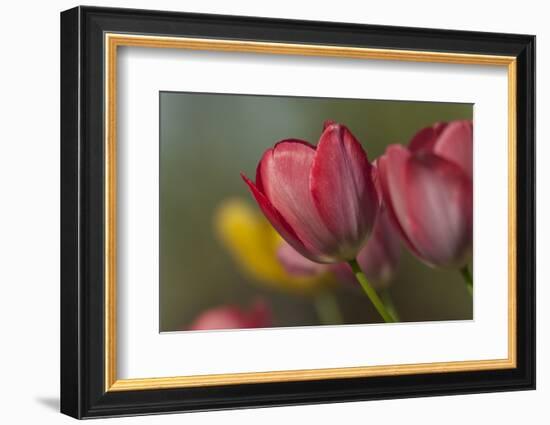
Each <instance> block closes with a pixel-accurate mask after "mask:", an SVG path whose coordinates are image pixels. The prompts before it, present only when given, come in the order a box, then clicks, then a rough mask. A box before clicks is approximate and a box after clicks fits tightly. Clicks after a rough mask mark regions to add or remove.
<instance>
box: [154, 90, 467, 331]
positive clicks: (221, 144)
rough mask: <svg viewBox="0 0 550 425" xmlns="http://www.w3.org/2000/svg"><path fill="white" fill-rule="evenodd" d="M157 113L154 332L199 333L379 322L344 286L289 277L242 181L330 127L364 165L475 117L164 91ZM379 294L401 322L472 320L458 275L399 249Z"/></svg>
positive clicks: (448, 107)
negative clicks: (272, 156)
mask: <svg viewBox="0 0 550 425" xmlns="http://www.w3.org/2000/svg"><path fill="white" fill-rule="evenodd" d="M160 106H161V108H160V306H159V308H160V331H163V332H165V331H176V330H186V329H198V327H197V320H199V319H201V318H203V319H202V320H203V321H204V317H205V314H209V315H210V316H208V317H212V314H213V313H212V312H214V313H215V312H219V311H223V312H224V314H226V312H228V311H229V312H237V313H238V315H240V316H239V317H237V318H238V319H242V317H244V318H246V319H247V320H244V319H242V320H241V322H242V323H262V325H258V326H269V325H271V326H277V327H281V326H311V325H319V324H339V323H346V324H356V323H371V322H379V321H380V317H379V316H378V314H377V313H376V311H375V310H374V309H373V307H372V305H371V303H370V302H369V300H368V299H367V298H366V297H365V295H364V294H363V293H362V292H361V290H360V288H356V287H354V286H353V285H350V284H349V282H348V283H345V282H344V283H339V282H338V279H337V277H335V276H334V275H333V274H331V273H324V272H319V273H317V274H315V275H312V276H298V277H296V276H289V275H288V273H286V271H285V270H284V268H282V267H281V265H280V264H279V263H278V261H277V247H278V246H279V244H280V242H281V241H280V238H279V237H278V235H277V234H276V233H274V232H273V230H272V229H271V228H270V226H269V224H267V222H266V221H265V220H264V219H263V216H262V215H261V213H260V211H259V208H258V207H257V206H256V204H255V202H254V201H253V199H252V198H251V196H250V194H249V192H248V189H247V188H246V186H245V184H244V183H243V181H242V180H241V178H240V176H239V173H240V172H241V171H242V172H245V173H246V174H247V175H249V176H254V175H255V168H256V165H257V163H258V160H259V159H260V157H261V155H262V154H263V152H264V151H265V150H266V149H267V148H268V147H271V146H272V145H273V144H274V143H276V142H277V141H279V140H281V139H285V138H299V139H304V140H307V141H309V142H311V143H313V144H316V143H317V141H318V138H319V136H320V134H321V131H322V125H323V121H325V120H327V119H330V120H334V121H337V122H340V123H342V124H345V125H346V126H348V127H349V129H350V130H351V131H352V132H353V134H354V135H355V136H356V137H357V138H358V139H359V141H360V142H361V143H362V144H363V147H364V148H365V150H366V151H367V153H368V156H369V159H370V160H371V161H373V160H374V159H376V158H377V157H378V156H379V155H381V154H382V153H383V152H384V150H385V147H386V146H387V145H388V144H391V143H402V144H406V143H408V142H409V140H410V139H411V137H412V136H413V135H414V134H415V132H416V131H418V130H419V129H421V128H423V127H426V126H429V125H431V124H433V123H434V122H437V121H450V120H457V119H472V116H473V107H472V105H471V104H456V103H430V102H409V101H374V100H351V99H325V98H299V97H278V96H250V95H222V94H197V93H176V92H161V94H160ZM387 287H388V289H386V290H385V292H384V294H383V296H384V297H385V298H387V299H389V298H391V300H392V301H393V304H394V307H395V309H396V310H397V312H398V313H399V316H400V318H401V321H426V320H466V319H471V318H472V298H471V297H470V295H469V294H468V292H467V291H466V289H465V286H464V282H463V280H462V278H461V276H460V274H459V273H458V272H457V271H456V270H455V271H446V270H441V269H432V268H429V267H427V266H426V265H424V264H422V263H421V262H420V261H419V260H417V259H416V258H414V257H413V256H412V255H411V254H410V253H409V252H408V251H407V250H405V249H404V250H403V251H402V256H401V262H400V265H399V268H398V270H397V272H396V273H395V275H394V277H393V279H392V281H391V282H390V283H389V284H388V285H387ZM258 303H261V304H258ZM256 305H262V306H265V309H266V311H268V312H269V320H268V321H267V320H266V321H258V320H256V321H252V320H250V317H253V314H254V311H255V310H254V308H255V307H254V306H256ZM265 314H267V313H265ZM265 314H264V315H265ZM235 316H236V315H235ZM241 316H242V317H241ZM210 320H212V323H218V321H219V320H222V319H220V318H219V317H217V316H214V318H213V319H210ZM232 320H234V321H235V323H241V322H239V321H238V320H237V319H236V318H234V317H232ZM243 326H244V327H252V326H254V325H250V326H248V325H243ZM219 327H223V326H219Z"/></svg>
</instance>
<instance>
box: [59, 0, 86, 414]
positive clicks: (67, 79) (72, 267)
mask: <svg viewBox="0 0 550 425" xmlns="http://www.w3.org/2000/svg"><path fill="white" fill-rule="evenodd" d="M80 14H81V11H80V8H79V7H76V8H73V9H70V10H67V11H64V12H62V13H61V33H60V44H61V83H60V87H61V110H60V113H61V123H60V134H61V146H60V151H61V152H60V154H61V174H60V175H61V181H60V186H61V206H60V208H61V235H60V237H61V288H60V298H61V299H60V301H61V316H60V327H61V341H60V342H61V347H60V352H61V359H60V361H61V365H60V369H61V377H60V411H61V413H64V414H66V415H69V416H72V417H74V418H82V417H83V412H82V403H81V402H82V391H81V389H82V380H81V374H80V369H81V358H82V354H83V353H82V347H81V345H80V335H81V330H80V329H79V326H80V323H81V320H80V314H81V311H80V304H81V300H80V284H81V282H80V276H79V257H80V255H81V249H80V241H79V234H80V231H79V227H80V219H79V218H80V200H79V198H80V188H79V182H80V178H79V176H80V173H81V170H80V164H79V162H80V161H79V152H80V119H79V115H80V101H81V99H80V94H81V90H80V81H81V80H80V71H81V63H80V36H81V31H80Z"/></svg>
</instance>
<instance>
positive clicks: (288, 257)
mask: <svg viewBox="0 0 550 425" xmlns="http://www.w3.org/2000/svg"><path fill="white" fill-rule="evenodd" d="M277 259H278V260H279V263H280V264H281V266H283V268H284V269H285V271H286V272H287V273H288V274H289V275H291V276H317V275H320V274H322V273H324V272H325V271H326V268H327V265H326V264H319V263H315V262H313V261H311V260H309V259H307V258H306V257H304V256H303V255H302V254H300V253H299V252H298V251H296V250H295V249H294V248H292V246H290V244H287V243H285V242H283V243H282V244H281V245H280V246H279V248H278V249H277Z"/></svg>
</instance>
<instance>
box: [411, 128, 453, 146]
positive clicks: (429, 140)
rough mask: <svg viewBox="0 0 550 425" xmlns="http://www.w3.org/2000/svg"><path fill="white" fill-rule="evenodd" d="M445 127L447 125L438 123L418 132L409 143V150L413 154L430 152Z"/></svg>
mask: <svg viewBox="0 0 550 425" xmlns="http://www.w3.org/2000/svg"><path fill="white" fill-rule="evenodd" d="M446 127H447V123H444V122H439V123H435V124H434V125H432V126H431V127H425V128H423V129H422V130H420V131H418V132H417V133H416V134H415V135H414V136H413V138H412V139H411V141H410V143H409V150H410V151H411V152H414V153H430V152H432V151H433V149H434V146H435V143H436V142H437V139H438V137H439V135H440V134H441V133H442V132H443V130H445V128H446Z"/></svg>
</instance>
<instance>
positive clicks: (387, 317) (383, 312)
mask: <svg viewBox="0 0 550 425" xmlns="http://www.w3.org/2000/svg"><path fill="white" fill-rule="evenodd" d="M348 263H349V265H350V266H351V269H352V270H353V273H354V274H355V277H356V278H357V280H358V281H359V283H360V284H361V287H362V288H363V290H364V291H365V294H367V297H369V299H370V301H371V302H372V304H373V305H374V308H375V309H376V311H377V312H378V313H379V314H380V316H382V319H384V322H386V323H394V322H395V320H394V318H393V317H392V315H391V314H390V313H389V312H388V310H387V309H386V307H385V306H384V303H383V302H382V300H381V299H380V297H379V296H378V294H377V293H376V291H375V290H374V288H373V287H372V286H371V284H370V283H369V281H368V280H367V277H366V276H365V273H363V270H361V267H360V266H359V263H358V262H357V260H355V259H354V260H350V261H348Z"/></svg>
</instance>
